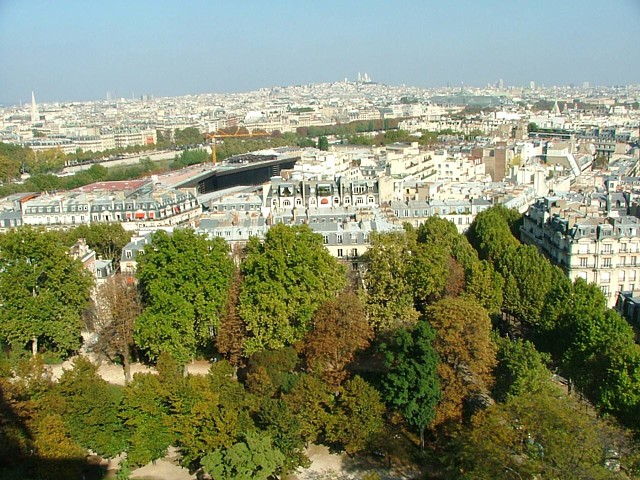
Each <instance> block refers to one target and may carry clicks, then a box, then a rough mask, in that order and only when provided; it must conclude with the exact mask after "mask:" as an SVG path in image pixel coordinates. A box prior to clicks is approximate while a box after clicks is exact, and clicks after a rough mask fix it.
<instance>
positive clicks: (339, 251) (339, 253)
mask: <svg viewBox="0 0 640 480" xmlns="http://www.w3.org/2000/svg"><path fill="white" fill-rule="evenodd" d="M338 257H342V249H341V248H339V249H338Z"/></svg>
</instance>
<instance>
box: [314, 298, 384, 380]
mask: <svg viewBox="0 0 640 480" xmlns="http://www.w3.org/2000/svg"><path fill="white" fill-rule="evenodd" d="M372 336H373V329H372V328H371V326H370V325H369V323H368V321H367V318H366V315H365V311H364V308H363V306H362V303H361V302H360V298H359V297H358V296H357V295H356V294H355V293H353V292H344V293H341V294H340V295H338V297H336V298H334V299H331V300H328V301H326V302H324V303H323V304H322V305H321V306H320V308H319V309H318V311H317V312H316V314H315V316H314V319H313V328H312V330H310V331H309V333H307V336H306V338H305V353H306V356H307V366H308V368H309V370H310V371H311V372H314V373H317V374H318V375H320V376H321V377H322V378H323V379H324V380H325V381H326V382H327V383H328V384H329V385H331V386H332V387H338V386H340V385H341V384H342V382H343V381H344V380H345V378H346V377H347V372H346V371H345V367H346V366H347V365H348V364H349V362H351V360H353V357H354V355H355V353H356V352H357V351H358V350H361V349H364V348H367V347H368V346H369V340H371V337H372Z"/></svg>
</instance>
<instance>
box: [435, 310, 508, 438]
mask: <svg viewBox="0 0 640 480" xmlns="http://www.w3.org/2000/svg"><path fill="white" fill-rule="evenodd" d="M425 319H426V320H427V321H428V322H429V324H430V325H431V327H432V328H433V329H434V330H435V332H436V338H435V340H434V343H433V345H434V347H435V349H436V351H437V352H438V355H439V357H440V363H439V364H438V376H439V377H440V385H441V387H442V397H441V399H440V402H439V403H438V406H437V408H436V416H435V419H434V422H433V423H434V425H436V426H438V425H444V424H446V423H449V422H455V423H457V422H460V421H461V420H462V411H463V406H464V404H465V402H466V401H469V400H477V399H479V398H482V397H483V396H484V398H486V394H487V392H488V391H489V389H490V388H491V386H492V385H493V376H492V372H493V368H494V366H495V365H496V346H495V344H494V342H493V340H492V338H491V320H490V319H489V315H488V314H487V311H486V310H485V309H484V308H483V307H482V306H481V305H480V304H479V303H478V302H477V301H475V300H473V299H470V298H444V299H442V300H440V301H439V302H437V303H435V304H434V305H432V306H431V307H429V308H428V309H427V312H426V314H425Z"/></svg>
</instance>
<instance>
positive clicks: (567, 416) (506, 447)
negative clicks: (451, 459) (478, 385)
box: [451, 391, 629, 480]
mask: <svg viewBox="0 0 640 480" xmlns="http://www.w3.org/2000/svg"><path fill="white" fill-rule="evenodd" d="M625 437H626V436H625V434H624V433H623V432H620V431H618V430H616V429H615V428H612V426H611V425H609V424H607V423H605V422H604V421H602V420H599V419H597V418H595V417H594V416H593V415H592V414H589V413H585V412H584V408H583V407H582V406H581V405H579V404H578V403H576V402H575V401H574V400H573V399H571V398H570V397H567V396H566V395H564V394H562V393H561V392H559V391H556V392H555V393H554V392H553V391H551V392H550V391H544V392H538V393H529V392H526V393H524V394H522V395H518V396H516V397H512V398H511V399H510V400H508V401H507V403H505V404H495V405H493V406H491V407H489V408H488V409H487V410H485V411H483V412H480V413H478V414H477V415H476V416H475V417H474V418H473V422H472V428H471V430H470V431H465V432H464V433H463V434H461V435H460V436H459V437H458V440H459V441H460V443H461V447H462V448H461V451H460V453H459V454H458V455H457V460H458V461H457V464H456V465H455V467H456V468H455V471H454V472H452V477H451V478H461V477H460V471H461V470H462V471H464V472H465V474H464V476H463V477H462V478H465V479H480V480H484V479H487V480H488V479H504V480H512V479H514V478H523V479H524V478H562V479H567V480H572V479H576V480H578V479H583V478H591V479H602V480H604V479H610V478H617V477H618V476H619V475H620V474H619V473H614V472H612V471H611V470H608V469H607V468H606V467H605V465H604V461H603V453H606V452H607V451H611V450H616V451H617V452H619V453H624V454H626V453H627V452H628V450H627V447H628V445H629V440H628V439H627V438H625ZM622 458H623V460H624V459H625V457H624V456H623V457H622Z"/></svg>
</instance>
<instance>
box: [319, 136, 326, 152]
mask: <svg viewBox="0 0 640 480" xmlns="http://www.w3.org/2000/svg"><path fill="white" fill-rule="evenodd" d="M318 148H319V149H320V150H324V151H325V152H326V151H327V150H329V140H327V137H325V136H324V135H323V136H321V137H319V138H318Z"/></svg>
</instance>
